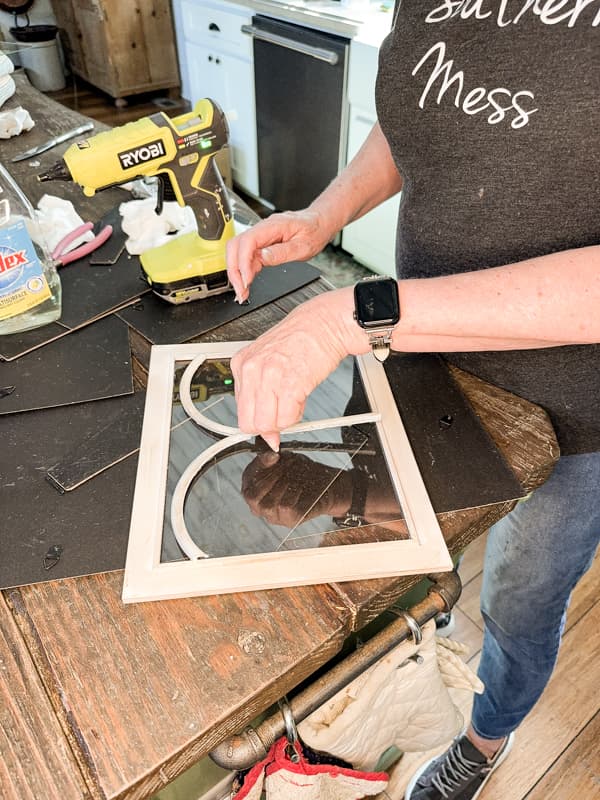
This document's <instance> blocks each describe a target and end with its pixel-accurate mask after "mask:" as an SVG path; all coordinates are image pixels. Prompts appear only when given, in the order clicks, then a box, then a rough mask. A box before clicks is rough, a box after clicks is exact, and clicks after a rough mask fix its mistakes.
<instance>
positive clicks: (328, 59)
mask: <svg viewBox="0 0 600 800" xmlns="http://www.w3.org/2000/svg"><path fill="white" fill-rule="evenodd" d="M242 33H247V34H248V35H249V36H252V37H253V38H254V39H260V41H261V42H269V44H277V45H279V46H280V47H286V48H287V49H288V50H295V51H296V52H297V53H302V54H303V55H305V56H310V57H311V58H316V59H318V60H319V61H324V62H325V63H326V64H330V65H331V66H332V67H334V66H335V65H336V64H337V63H338V61H339V56H338V54H337V53H334V52H333V50H326V49H325V48H323V47H312V46H311V45H309V44H302V42H298V41H296V40H295V39H288V38H287V37H286V36H279V34H277V33H270V32H269V31H263V30H261V29H260V28H257V27H256V26H255V25H242Z"/></svg>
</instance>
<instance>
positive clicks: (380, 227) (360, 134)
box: [342, 107, 400, 277]
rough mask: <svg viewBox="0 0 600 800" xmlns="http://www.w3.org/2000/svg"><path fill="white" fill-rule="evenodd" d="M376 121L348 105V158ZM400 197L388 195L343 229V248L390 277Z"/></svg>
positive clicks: (393, 268)
mask: <svg viewBox="0 0 600 800" xmlns="http://www.w3.org/2000/svg"><path fill="white" fill-rule="evenodd" d="M375 121H376V120H375V117H374V116H373V115H372V114H371V113H370V112H368V111H363V110H362V109H360V108H356V107H351V108H350V124H349V127H348V161H350V160H351V159H352V158H353V157H354V156H355V154H356V153H357V152H358V150H359V149H360V147H361V145H362V144H363V142H364V140H365V139H366V138H367V136H368V134H369V131H370V130H371V128H372V127H373V125H374V124H375ZM399 198H400V196H399V195H396V197H391V198H390V199H389V200H386V201H385V203H382V204H381V205H379V206H377V207H376V208H374V209H373V210H372V211H369V213H368V214H365V215H364V217H361V218H360V219H358V220H356V222H352V223H351V224H350V225H347V226H346V227H345V228H344V230H343V231H342V247H343V248H344V250H347V251H348V252H349V253H351V254H352V255H353V256H354V258H355V259H356V260H357V261H359V262H360V263H361V264H364V265H365V266H366V267H369V268H370V269H372V270H374V271H375V272H379V273H380V274H382V275H391V276H392V277H395V275H396V265H395V261H396V260H395V244H396V220H397V217H398V204H399V202H400V199H399Z"/></svg>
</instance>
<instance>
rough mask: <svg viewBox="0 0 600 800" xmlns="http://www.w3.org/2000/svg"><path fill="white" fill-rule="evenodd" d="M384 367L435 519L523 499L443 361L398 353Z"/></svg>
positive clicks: (438, 358)
mask: <svg viewBox="0 0 600 800" xmlns="http://www.w3.org/2000/svg"><path fill="white" fill-rule="evenodd" d="M384 366H385V372H386V375H387V378H388V381H389V383H390V387H391V389H392V393H393V395H394V399H395V400H396V405H397V406H398V408H399V410H400V415H401V417H402V421H403V423H404V427H405V428H406V433H407V435H408V438H409V441H410V443H411V446H412V448H413V452H414V454H415V459H416V461H417V464H418V465H419V469H420V471H421V474H422V475H423V478H424V480H425V485H426V486H427V491H428V493H429V496H430V498H431V503H432V505H433V508H434V509H435V511H436V512H437V513H438V514H439V513H441V512H443V511H456V510H458V509H462V508H474V507H476V506H483V505H488V504H489V503H500V502H503V501H505V500H514V499H516V498H518V497H522V496H523V495H524V491H523V487H522V486H521V484H520V483H519V482H518V480H517V479H516V477H515V475H514V474H513V472H512V470H511V469H510V467H509V466H508V464H507V463H506V461H505V460H504V458H503V457H502V454H501V453H500V451H499V450H498V448H497V447H496V445H495V444H494V442H493V440H492V438H491V437H490V435H489V434H488V433H487V431H486V430H485V428H484V427H483V426H482V424H481V422H480V421H479V418H478V417H477V415H476V414H475V412H474V411H473V409H472V408H471V406H470V405H469V403H468V401H467V399H466V398H465V396H464V395H463V393H462V392H461V390H460V388H459V387H458V385H457V384H456V382H455V380H454V378H453V377H452V375H451V374H450V371H449V369H448V367H447V365H446V363H445V362H444V360H443V359H442V358H440V357H439V356H437V355H427V354H421V355H399V354H396V355H391V356H390V357H389V358H388V359H386V361H385V362H384Z"/></svg>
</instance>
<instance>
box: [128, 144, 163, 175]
mask: <svg viewBox="0 0 600 800" xmlns="http://www.w3.org/2000/svg"><path fill="white" fill-rule="evenodd" d="M118 156H119V161H120V162H121V167H122V168H123V169H129V168H130V167H135V166H136V165H137V164H143V163H144V162H146V161H152V159H153V158H160V157H161V156H166V152H165V146H164V144H163V142H162V139H157V140H156V141H154V142H148V144H145V145H143V146H142V147H135V148H133V150H124V151H123V152H122V153H118Z"/></svg>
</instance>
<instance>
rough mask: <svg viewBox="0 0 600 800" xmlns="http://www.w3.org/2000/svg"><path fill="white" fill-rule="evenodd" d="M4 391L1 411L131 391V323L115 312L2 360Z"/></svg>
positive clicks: (0, 375) (0, 370) (0, 379)
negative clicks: (14, 359)
mask: <svg viewBox="0 0 600 800" xmlns="http://www.w3.org/2000/svg"><path fill="white" fill-rule="evenodd" d="M0 389H2V390H3V391H1V392H0V415H3V414H14V413H16V412H19V411H30V410H33V409H41V408H50V407H52V406H61V405H70V404H72V403H82V402H85V401H87V400H98V399H101V398H105V397H115V396H117V395H123V394H131V393H132V392H133V379H132V374H131V354H130V348H129V332H128V329H127V326H126V325H125V324H124V323H123V322H122V321H121V320H120V319H117V317H115V316H114V315H113V316H110V317H105V318H104V319H102V320H99V321H98V322H97V323H96V324H94V325H89V326H88V327H86V328H83V329H82V330H80V331H76V332H74V333H72V334H71V335H70V336H69V337H63V338H62V339H57V340H56V341H54V342H51V343H50V344H48V345H46V347H44V348H43V349H42V350H36V351H34V352H33V353H29V354H28V355H26V356H23V357H22V358H20V359H19V360H18V361H15V362H10V363H6V364H2V365H0ZM1 395H4V396H1Z"/></svg>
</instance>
